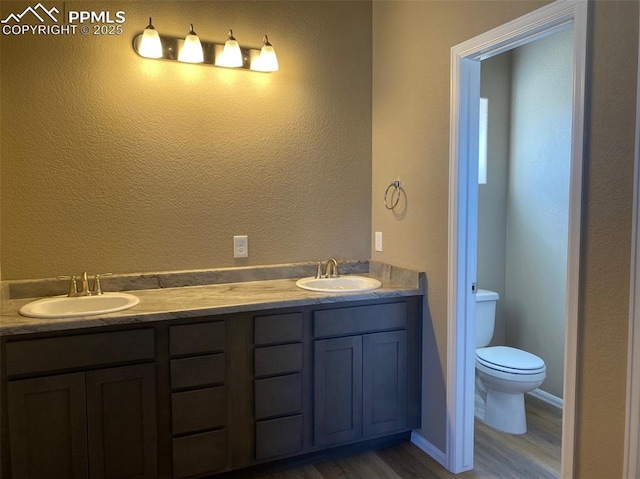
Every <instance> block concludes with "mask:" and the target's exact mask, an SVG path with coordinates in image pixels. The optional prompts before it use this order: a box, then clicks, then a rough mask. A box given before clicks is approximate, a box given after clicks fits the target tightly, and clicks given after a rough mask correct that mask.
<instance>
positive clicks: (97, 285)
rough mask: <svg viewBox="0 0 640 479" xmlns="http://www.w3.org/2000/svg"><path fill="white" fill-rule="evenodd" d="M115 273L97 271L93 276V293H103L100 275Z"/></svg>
mask: <svg viewBox="0 0 640 479" xmlns="http://www.w3.org/2000/svg"><path fill="white" fill-rule="evenodd" d="M112 274H113V273H102V274H99V273H96V274H95V276H94V277H93V288H91V294H102V287H101V285H100V276H111V275H112Z"/></svg>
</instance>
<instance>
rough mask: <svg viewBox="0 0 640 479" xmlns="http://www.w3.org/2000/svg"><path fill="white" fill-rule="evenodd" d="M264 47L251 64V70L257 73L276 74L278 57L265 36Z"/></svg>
mask: <svg viewBox="0 0 640 479" xmlns="http://www.w3.org/2000/svg"><path fill="white" fill-rule="evenodd" d="M263 41H264V45H263V46H262V49H261V50H260V56H259V57H258V58H256V59H255V60H254V61H253V62H252V63H251V69H252V70H255V71H259V72H277V71H278V56H277V55H276V51H275V50H274V48H273V45H271V43H269V39H268V38H267V36H266V35H265V36H264V40H263Z"/></svg>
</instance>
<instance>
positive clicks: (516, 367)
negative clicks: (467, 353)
mask: <svg viewBox="0 0 640 479" xmlns="http://www.w3.org/2000/svg"><path fill="white" fill-rule="evenodd" d="M476 362H477V363H478V364H479V365H482V366H485V367H486V368H489V369H493V370H495V371H500V372H503V373H509V374H518V375H529V374H540V373H541V372H544V371H546V366H545V364H544V361H543V360H542V359H541V358H539V357H538V356H536V355H535V354H531V353H528V352H527V351H522V350H521V349H516V348H510V347H508V346H492V347H488V348H478V349H476Z"/></svg>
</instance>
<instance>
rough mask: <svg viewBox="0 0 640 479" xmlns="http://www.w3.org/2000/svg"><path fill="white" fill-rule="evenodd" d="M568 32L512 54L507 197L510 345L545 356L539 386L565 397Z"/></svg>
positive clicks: (570, 92)
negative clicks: (542, 382)
mask: <svg viewBox="0 0 640 479" xmlns="http://www.w3.org/2000/svg"><path fill="white" fill-rule="evenodd" d="M572 58H573V41H572V31H571V30H565V31H563V32H560V33H557V34H555V35H553V36H550V37H547V38H544V39H542V40H540V41H538V42H535V43H531V44H529V45H525V46H523V47H521V48H519V49H517V50H516V51H514V52H513V64H512V85H511V106H512V108H511V148H510V150H511V151H510V157H511V161H510V167H509V190H508V200H507V261H506V265H507V266H506V272H505V287H506V290H505V298H504V299H505V301H504V303H505V314H506V340H507V344H508V345H511V346H514V347H517V348H520V349H524V350H525V351H529V352H532V353H533V354H536V355H538V356H540V357H541V358H542V359H544V361H545V363H546V365H547V379H546V380H545V382H544V384H543V385H542V387H541V389H543V390H545V391H547V392H549V393H551V394H553V395H554V396H557V397H562V383H563V364H564V326H565V315H566V281H567V237H568V225H569V217H568V214H569V213H568V205H569V173H570V172H569V166H570V155H571V98H572V81H573V80H572V75H573V73H572V64H571V59H572Z"/></svg>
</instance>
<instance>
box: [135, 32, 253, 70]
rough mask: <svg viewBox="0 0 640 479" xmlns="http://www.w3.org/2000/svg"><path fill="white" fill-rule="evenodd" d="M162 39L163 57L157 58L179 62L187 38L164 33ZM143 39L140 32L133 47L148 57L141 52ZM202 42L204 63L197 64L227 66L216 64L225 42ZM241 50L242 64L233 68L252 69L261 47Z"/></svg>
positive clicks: (242, 48)
mask: <svg viewBox="0 0 640 479" xmlns="http://www.w3.org/2000/svg"><path fill="white" fill-rule="evenodd" d="M160 39H161V41H162V57H161V58H157V60H169V61H176V62H177V61H178V54H179V52H180V51H181V50H182V48H183V46H184V40H185V39H184V38H180V37H172V36H168V35H162V34H160ZM141 40H142V33H140V34H139V35H137V36H136V37H135V38H134V39H133V49H134V51H135V52H136V53H137V54H138V55H140V56H141V57H143V58H148V57H145V56H144V55H142V54H140V41H141ZM200 43H201V45H202V53H203V61H202V63H197V65H211V66H217V67H218V68H227V67H224V66H218V65H216V64H215V60H216V57H219V55H221V54H222V52H223V50H224V43H213V42H208V41H206V40H204V41H203V40H200ZM240 51H241V53H242V65H241V66H239V67H234V68H233V69H244V70H251V62H252V61H253V60H254V59H256V58H258V57H260V49H257V48H245V47H242V46H241V47H240ZM154 60H156V58H154ZM181 63H182V62H181ZM252 71H258V70H252Z"/></svg>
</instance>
